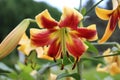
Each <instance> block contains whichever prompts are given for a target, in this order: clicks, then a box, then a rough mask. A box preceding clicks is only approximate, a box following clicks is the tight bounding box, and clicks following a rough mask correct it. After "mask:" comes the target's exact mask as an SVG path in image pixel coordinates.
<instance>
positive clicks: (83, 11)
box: [81, 7, 86, 15]
mask: <svg viewBox="0 0 120 80" xmlns="http://www.w3.org/2000/svg"><path fill="white" fill-rule="evenodd" d="M81 13H82V15H85V14H86V8H85V7H83V8H82V10H81Z"/></svg>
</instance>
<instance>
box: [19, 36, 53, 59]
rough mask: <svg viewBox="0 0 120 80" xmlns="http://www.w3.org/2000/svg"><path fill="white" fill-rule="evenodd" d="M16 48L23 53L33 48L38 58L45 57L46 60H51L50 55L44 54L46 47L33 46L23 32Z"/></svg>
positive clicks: (27, 53)
mask: <svg viewBox="0 0 120 80" xmlns="http://www.w3.org/2000/svg"><path fill="white" fill-rule="evenodd" d="M19 45H20V46H19V47H18V50H19V51H21V52H22V53H24V54H25V55H27V56H28V55H29V54H30V52H31V51H33V50H35V51H36V53H37V57H38V58H42V59H47V60H53V58H52V57H49V56H47V55H46V52H47V50H48V48H47V47H46V46H44V47H35V46H33V45H32V44H31V41H30V39H29V38H28V36H27V35H26V34H24V35H23V36H22V38H21V40H20V42H19Z"/></svg>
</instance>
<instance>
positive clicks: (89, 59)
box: [81, 57, 104, 64]
mask: <svg viewBox="0 0 120 80" xmlns="http://www.w3.org/2000/svg"><path fill="white" fill-rule="evenodd" d="M81 60H83V61H95V62H97V63H102V64H104V62H103V61H102V60H100V59H96V58H88V57H87V58H85V57H84V58H81Z"/></svg>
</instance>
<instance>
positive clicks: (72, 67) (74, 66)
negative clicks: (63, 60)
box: [72, 57, 78, 70]
mask: <svg viewBox="0 0 120 80" xmlns="http://www.w3.org/2000/svg"><path fill="white" fill-rule="evenodd" d="M77 62H78V57H77V58H76V61H75V63H74V65H73V67H72V70H73V69H75V67H76V64H77Z"/></svg>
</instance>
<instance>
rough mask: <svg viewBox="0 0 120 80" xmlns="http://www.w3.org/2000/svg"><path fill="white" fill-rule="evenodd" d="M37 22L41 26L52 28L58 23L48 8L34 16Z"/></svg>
mask: <svg viewBox="0 0 120 80" xmlns="http://www.w3.org/2000/svg"><path fill="white" fill-rule="evenodd" d="M35 19H36V21H37V24H38V25H39V27H42V28H48V29H50V28H54V27H56V26H57V25H58V23H57V22H56V21H55V20H54V19H53V18H52V17H51V16H50V14H49V12H48V10H44V11H43V12H42V13H40V14H38V15H37V16H36V17H35Z"/></svg>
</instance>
